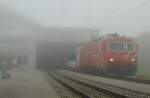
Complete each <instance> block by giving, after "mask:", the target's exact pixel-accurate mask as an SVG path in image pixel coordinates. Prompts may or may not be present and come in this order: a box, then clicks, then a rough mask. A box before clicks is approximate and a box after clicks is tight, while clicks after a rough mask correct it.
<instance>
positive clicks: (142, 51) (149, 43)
mask: <svg viewBox="0 0 150 98" xmlns="http://www.w3.org/2000/svg"><path fill="white" fill-rule="evenodd" d="M138 43H139V64H138V66H139V67H138V72H137V73H138V74H140V75H149V76H150V71H149V69H150V52H149V50H150V33H149V32H147V33H141V34H140V35H139V36H138Z"/></svg>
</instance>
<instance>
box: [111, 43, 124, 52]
mask: <svg viewBox="0 0 150 98" xmlns="http://www.w3.org/2000/svg"><path fill="white" fill-rule="evenodd" d="M109 48H110V49H111V50H112V51H124V50H125V47H124V44H123V43H110V44H109Z"/></svg>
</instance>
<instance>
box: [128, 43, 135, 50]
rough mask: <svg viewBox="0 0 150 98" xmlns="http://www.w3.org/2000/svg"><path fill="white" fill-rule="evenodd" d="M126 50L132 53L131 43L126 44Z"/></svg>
mask: <svg viewBox="0 0 150 98" xmlns="http://www.w3.org/2000/svg"><path fill="white" fill-rule="evenodd" d="M127 50H128V51H133V50H134V46H133V43H127Z"/></svg>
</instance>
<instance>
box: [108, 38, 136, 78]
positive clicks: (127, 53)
mask: <svg viewBox="0 0 150 98" xmlns="http://www.w3.org/2000/svg"><path fill="white" fill-rule="evenodd" d="M106 51H107V52H106V53H105V58H106V59H105V60H106V62H107V69H108V71H109V72H116V73H119V74H127V75H134V73H135V72H136V69H137V51H138V49H137V43H136V42H135V41H134V40H133V39H130V38H127V37H118V38H112V39H108V40H107V50H106Z"/></svg>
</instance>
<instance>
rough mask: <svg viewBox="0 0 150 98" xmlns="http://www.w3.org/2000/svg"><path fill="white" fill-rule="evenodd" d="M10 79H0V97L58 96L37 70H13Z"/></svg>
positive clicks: (54, 97) (44, 97)
mask: <svg viewBox="0 0 150 98" xmlns="http://www.w3.org/2000/svg"><path fill="white" fill-rule="evenodd" d="M10 73H11V74H12V78H11V79H0V98H58V96H57V94H56V92H55V91H54V90H53V88H52V87H51V86H50V85H49V83H48V81H47V80H46V79H45V78H44V74H42V72H41V71H38V70H17V69H15V70H13V71H11V72H10Z"/></svg>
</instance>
